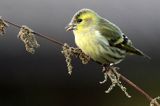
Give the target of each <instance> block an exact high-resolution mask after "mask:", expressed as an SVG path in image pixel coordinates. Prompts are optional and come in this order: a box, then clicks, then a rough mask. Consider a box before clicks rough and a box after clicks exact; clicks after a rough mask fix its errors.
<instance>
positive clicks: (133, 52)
mask: <svg viewBox="0 0 160 106" xmlns="http://www.w3.org/2000/svg"><path fill="white" fill-rule="evenodd" d="M133 48H134V49H132V50H133V51H132V52H130V53H131V54H136V55H139V56H144V57H145V58H147V59H151V57H150V56H148V55H147V54H145V53H143V52H142V51H140V50H139V49H137V48H135V47H133Z"/></svg>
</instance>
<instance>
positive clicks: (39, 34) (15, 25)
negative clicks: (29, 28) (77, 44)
mask: <svg viewBox="0 0 160 106" xmlns="http://www.w3.org/2000/svg"><path fill="white" fill-rule="evenodd" d="M3 20H4V21H5V22H6V23H8V24H10V25H12V26H14V27H16V28H18V29H20V28H21V26H20V25H18V24H15V23H13V22H10V21H8V20H5V19H3ZM33 34H35V35H37V36H39V37H42V38H44V39H47V40H49V41H51V42H52V43H54V44H58V45H60V46H63V44H64V43H62V42H59V41H57V40H55V39H53V38H51V37H48V36H46V35H43V34H41V33H38V32H35V31H34V32H33Z"/></svg>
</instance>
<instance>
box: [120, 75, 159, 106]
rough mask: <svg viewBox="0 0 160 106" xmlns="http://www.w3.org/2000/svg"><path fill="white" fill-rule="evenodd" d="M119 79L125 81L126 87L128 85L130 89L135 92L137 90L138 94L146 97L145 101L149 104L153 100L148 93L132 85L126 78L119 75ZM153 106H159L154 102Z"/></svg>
mask: <svg viewBox="0 0 160 106" xmlns="http://www.w3.org/2000/svg"><path fill="white" fill-rule="evenodd" d="M120 78H121V79H122V80H123V81H125V82H126V83H127V84H128V85H130V86H131V87H133V88H134V89H135V90H137V91H138V92H139V93H140V94H142V95H143V96H145V97H146V99H147V100H148V101H149V102H150V103H151V102H152V101H153V100H154V98H152V97H151V96H150V95H149V94H148V93H146V92H145V91H144V90H142V89H141V88H140V87H139V86H137V85H136V84H134V83H133V82H131V81H130V80H129V79H127V78H126V77H124V76H123V75H122V74H120ZM153 104H154V106H160V104H159V103H158V102H157V101H155V102H154V103H153Z"/></svg>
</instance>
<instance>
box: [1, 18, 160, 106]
mask: <svg viewBox="0 0 160 106" xmlns="http://www.w3.org/2000/svg"><path fill="white" fill-rule="evenodd" d="M3 20H4V19H3ZM4 21H5V22H6V23H8V24H10V25H12V26H14V27H16V28H21V26H20V25H17V24H15V23H12V22H10V21H8V20H4ZM33 33H34V34H35V35H37V36H39V37H42V38H44V39H46V40H49V41H51V42H52V43H54V44H58V45H60V46H64V43H62V42H59V41H57V40H55V39H53V38H51V37H48V36H45V35H43V34H41V33H38V32H35V31H34V32H33ZM94 62H95V61H94ZM120 78H121V80H123V81H125V82H126V83H127V84H128V85H130V86H131V87H133V88H134V89H135V90H136V91H138V92H139V93H140V94H142V95H143V96H145V97H146V99H147V100H148V101H149V102H153V106H160V104H159V103H158V102H157V101H156V99H157V98H155V99H154V98H153V97H151V96H150V95H149V94H148V93H146V92H145V91H144V90H142V89H141V88H140V87H138V86H137V85H136V84H134V83H133V82H131V81H130V80H129V79H127V78H126V77H124V76H123V75H121V74H120Z"/></svg>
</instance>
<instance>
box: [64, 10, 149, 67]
mask: <svg viewBox="0 0 160 106" xmlns="http://www.w3.org/2000/svg"><path fill="white" fill-rule="evenodd" d="M66 30H67V31H71V30H73V33H74V36H75V42H76V45H77V46H78V47H79V48H80V49H81V50H82V51H83V52H84V53H85V54H86V55H88V56H90V57H91V58H92V59H93V60H95V61H97V62H99V63H101V64H117V63H119V62H121V61H122V60H123V59H124V58H125V57H126V55H134V54H135V55H140V56H145V57H147V58H150V57H149V56H147V55H145V54H144V53H143V52H141V51H140V50H138V49H136V48H135V47H134V46H133V44H132V42H131V40H130V39H129V38H128V37H127V36H126V35H124V33H123V32H122V31H121V30H120V28H119V27H118V26H116V25H115V24H113V23H112V22H110V21H108V20H107V19H104V18H102V17H101V16H99V15H98V14H97V13H96V12H94V11H92V10H90V9H82V10H79V11H78V12H77V13H76V14H75V15H74V16H73V18H72V20H71V22H70V23H69V25H68V26H67V27H66Z"/></svg>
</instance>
